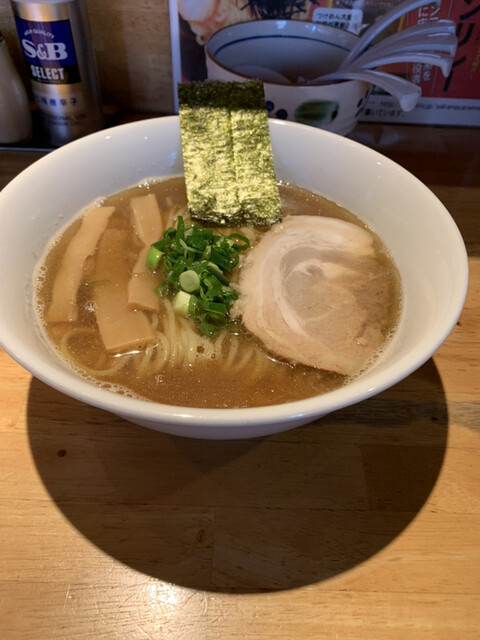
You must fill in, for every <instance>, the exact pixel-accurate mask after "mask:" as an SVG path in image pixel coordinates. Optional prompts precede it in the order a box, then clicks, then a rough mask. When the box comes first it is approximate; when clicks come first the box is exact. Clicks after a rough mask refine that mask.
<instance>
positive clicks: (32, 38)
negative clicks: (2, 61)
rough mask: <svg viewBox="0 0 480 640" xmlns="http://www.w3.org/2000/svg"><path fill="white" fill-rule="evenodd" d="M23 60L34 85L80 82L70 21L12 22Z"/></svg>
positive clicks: (19, 20) (19, 19)
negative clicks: (15, 29)
mask: <svg viewBox="0 0 480 640" xmlns="http://www.w3.org/2000/svg"><path fill="white" fill-rule="evenodd" d="M15 21H16V23H17V32H18V36H19V38H20V44H21V46H22V52H23V57H24V59H25V62H26V63H27V66H28V69H29V71H30V77H31V79H32V80H34V81H35V82H40V83H43V84H75V83H77V82H80V72H79V69H78V63H77V56H76V54H75V46H74V43H73V36H72V29H71V27H70V22H69V20H57V21H55V22H33V21H31V20H24V19H23V18H17V17H16V18H15Z"/></svg>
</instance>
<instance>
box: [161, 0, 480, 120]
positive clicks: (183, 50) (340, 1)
mask: <svg viewBox="0 0 480 640" xmlns="http://www.w3.org/2000/svg"><path fill="white" fill-rule="evenodd" d="M399 2H401V0H293V1H292V0H251V1H249V2H247V1H246V0H169V5H170V28H171V39H172V66H173V82H174V95H175V110H177V102H176V86H177V84H178V83H179V82H190V81H194V80H204V79H205V78H206V66H205V55H204V51H203V46H204V44H205V42H206V40H207V39H208V38H209V37H210V36H211V35H212V34H213V33H215V32H216V31H218V30H219V29H222V28H223V27H226V26H229V25H231V24H234V23H237V22H246V21H249V20H263V19H278V20H281V19H293V20H311V21H313V22H320V23H323V24H329V25H331V26H336V27H339V28H342V29H346V30H348V31H351V32H353V33H355V34H357V35H358V34H361V33H363V31H364V30H365V29H366V28H367V27H368V26H369V25H370V24H372V23H373V22H374V21H375V20H376V19H377V18H378V17H379V16H381V15H382V14H383V13H384V12H385V11H387V10H388V9H390V8H391V7H393V6H395V5H396V4H399ZM444 18H449V19H451V20H453V21H454V22H455V23H456V24H457V37H458V50H457V54H456V57H455V61H454V64H453V68H452V73H451V74H450V76H449V77H448V78H444V77H443V75H442V74H441V72H440V70H439V69H438V68H436V67H431V66H430V65H424V64H413V63H409V64H403V65H395V67H391V69H390V70H391V71H394V72H395V73H396V74H398V75H402V76H404V77H406V78H408V79H409V80H411V81H412V82H414V83H416V84H418V85H420V86H421V88H422V97H421V99H420V100H419V103H418V105H417V107H416V108H415V109H414V110H413V111H411V112H409V113H405V112H403V111H402V110H401V109H400V107H399V105H398V103H397V102H396V100H395V99H394V98H391V97H390V96H388V95H386V94H385V93H383V92H382V91H380V90H377V89H374V90H373V92H372V94H371V96H370V99H369V101H368V104H367V107H366V109H365V111H364V113H363V115H362V117H361V119H362V120H364V121H365V120H366V121H372V122H405V123H429V124H450V125H469V126H480V0H442V2H441V4H440V6H437V5H436V4H434V3H432V4H430V5H426V6H424V7H420V8H419V9H416V10H414V11H412V12H410V13H409V14H407V15H406V16H404V17H403V18H401V19H400V20H399V21H397V22H396V23H395V24H393V25H391V27H390V28H389V30H388V33H392V32H396V31H400V30H401V29H404V28H405V27H407V26H410V25H413V24H419V23H421V22H427V21H434V20H440V19H444Z"/></svg>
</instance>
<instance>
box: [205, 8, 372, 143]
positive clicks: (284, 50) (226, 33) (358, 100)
mask: <svg viewBox="0 0 480 640" xmlns="http://www.w3.org/2000/svg"><path fill="white" fill-rule="evenodd" d="M357 40H358V37H357V36H356V35H355V34H353V33H350V32H348V31H345V30H343V29H337V28H336V27H331V26H328V25H323V24H318V23H315V22H304V21H301V20H255V21H251V22H242V23H239V24H234V25H231V26H229V27H225V28H223V29H221V30H220V31H217V32H216V33H214V34H213V35H212V36H211V37H210V38H209V40H208V41H207V42H206V44H205V60H206V66H207V74H208V78H209V79H211V80H224V81H228V80H233V81H237V82H242V81H245V80H249V79H251V78H257V79H259V80H262V81H263V85H264V90H265V98H266V103H267V110H268V112H269V114H270V116H271V117H274V118H279V119H281V120H291V121H294V122H300V123H302V124H308V125H311V126H314V127H319V128H322V129H325V130H327V131H333V132H335V133H338V134H341V135H346V134H347V133H349V132H350V131H352V129H353V128H354V127H355V125H356V124H357V121H358V119H359V117H360V115H361V113H362V112H363V110H364V108H365V105H366V102H367V99H368V95H369V93H370V90H371V85H370V84H369V83H366V82H360V81H358V80H347V81H342V82H333V83H329V84H316V85H315V84H311V85H308V84H306V83H307V82H309V81H313V80H315V78H318V77H319V76H321V75H324V74H326V73H330V72H333V71H336V70H337V69H338V67H339V66H340V63H341V62H342V61H343V59H344V58H345V56H346V55H347V53H348V52H349V51H350V49H351V48H352V47H353V46H354V45H355V43H356V42H357ZM283 78H284V79H283Z"/></svg>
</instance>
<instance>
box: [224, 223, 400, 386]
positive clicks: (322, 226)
mask: <svg viewBox="0 0 480 640" xmlns="http://www.w3.org/2000/svg"><path fill="white" fill-rule="evenodd" d="M385 271H386V269H385V266H384V265H383V264H382V262H381V261H379V260H378V259H377V258H376V254H375V250H374V237H373V235H372V234H371V233H369V232H368V231H367V230H365V229H363V228H361V227H359V226H357V225H355V224H352V223H350V222H345V221H343V220H338V219H334V218H327V217H321V216H305V215H299V216H295V215H291V216H288V217H286V218H285V219H284V221H283V222H282V223H279V224H276V225H274V226H272V227H271V228H270V230H269V231H268V232H267V233H266V234H265V235H264V237H263V238H262V239H261V240H260V242H259V243H258V244H257V245H256V246H255V247H254V248H253V249H252V250H251V252H250V253H249V255H248V257H247V258H246V260H245V263H244V266H243V269H242V272H241V275H240V282H239V285H240V287H239V288H240V296H239V299H238V301H237V303H236V309H235V312H236V313H237V314H241V315H242V316H243V323H244V325H245V326H246V328H247V329H248V330H249V331H250V332H251V333H253V334H254V335H255V336H257V338H259V339H260V340H261V341H262V342H263V343H264V345H265V346H266V348H267V349H268V350H269V351H270V352H272V353H273V354H275V355H277V356H279V357H280V358H284V359H288V360H291V361H294V362H300V363H303V364H306V365H309V366H313V367H317V368H320V369H326V370H329V371H335V372H337V373H340V374H344V375H352V374H354V373H357V372H359V371H360V370H361V369H362V368H364V367H365V366H366V365H367V364H368V363H369V360H370V359H371V358H372V356H373V355H374V353H375V352H376V351H377V350H378V349H379V348H380V347H381V346H382V344H383V343H384V341H385V335H384V331H385V326H386V324H387V317H388V309H389V297H390V294H389V286H388V283H389V280H388V276H387V273H385Z"/></svg>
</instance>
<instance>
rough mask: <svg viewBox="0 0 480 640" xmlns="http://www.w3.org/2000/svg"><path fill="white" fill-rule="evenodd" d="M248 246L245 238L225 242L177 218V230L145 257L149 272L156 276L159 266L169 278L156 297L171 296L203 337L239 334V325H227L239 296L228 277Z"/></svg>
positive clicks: (222, 237) (235, 236)
mask: <svg viewBox="0 0 480 640" xmlns="http://www.w3.org/2000/svg"><path fill="white" fill-rule="evenodd" d="M249 246H250V243H249V241H248V238H246V237H245V236H243V235H241V234H237V233H232V234H230V235H229V236H225V235H223V234H221V233H218V232H216V231H215V230H213V229H211V228H204V227H202V226H200V225H199V224H192V223H190V222H185V221H184V219H183V217H182V216H178V218H177V227H176V228H173V227H170V228H169V229H167V230H166V231H165V232H164V233H163V236H162V239H161V240H159V241H158V242H155V243H154V244H152V245H151V247H150V250H149V253H148V254H147V264H148V266H149V267H150V268H151V269H153V270H157V269H158V268H159V266H160V265H161V266H162V268H163V271H164V274H165V280H164V281H163V282H162V283H161V284H160V285H159V286H158V287H157V288H156V289H155V291H156V293H158V295H161V296H168V297H172V296H173V297H174V303H173V304H174V309H175V310H176V311H177V312H178V313H181V314H182V315H184V316H188V317H192V318H194V320H195V322H196V324H197V327H198V329H199V331H200V333H202V334H203V335H205V336H213V335H215V334H216V333H218V332H219V331H221V330H222V329H223V328H224V327H226V328H228V327H229V326H230V325H232V323H233V322H236V326H235V328H234V325H232V328H234V330H235V331H238V321H231V320H230V319H229V310H230V308H231V307H232V305H233V303H234V302H235V300H236V299H237V297H238V293H237V291H236V290H235V289H234V288H233V287H232V286H231V284H230V280H229V278H228V277H227V275H226V274H230V273H231V272H232V270H233V269H234V268H235V267H236V266H237V265H238V262H239V260H240V257H239V253H240V251H244V250H246V249H248V247H249ZM149 255H150V259H148V256H149ZM193 294H195V295H193Z"/></svg>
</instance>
